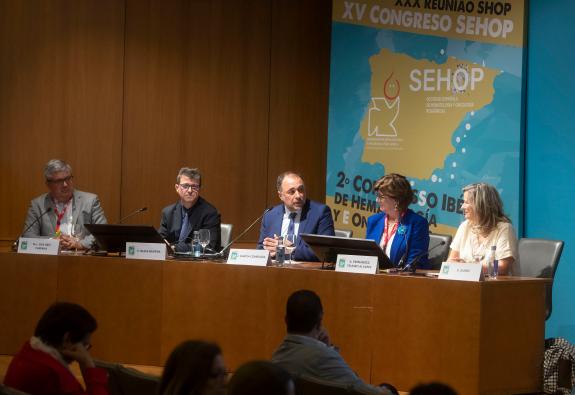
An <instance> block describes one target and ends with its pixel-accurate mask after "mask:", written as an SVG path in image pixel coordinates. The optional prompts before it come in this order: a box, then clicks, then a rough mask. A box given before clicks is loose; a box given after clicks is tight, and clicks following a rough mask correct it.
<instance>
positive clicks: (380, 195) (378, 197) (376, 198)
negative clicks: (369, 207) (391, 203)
mask: <svg viewBox="0 0 575 395" xmlns="http://www.w3.org/2000/svg"><path fill="white" fill-rule="evenodd" d="M385 199H389V196H387V195H382V194H381V193H378V194H377V196H376V197H375V200H377V201H378V202H382V201H384V200H385Z"/></svg>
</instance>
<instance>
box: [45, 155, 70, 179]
mask: <svg viewBox="0 0 575 395" xmlns="http://www.w3.org/2000/svg"><path fill="white" fill-rule="evenodd" d="M61 171H62V172H65V173H68V174H70V175H71V174H72V166H70V165H69V164H68V163H66V162H64V161H63V160H60V159H51V160H49V161H48V163H46V166H44V179H45V180H48V179H49V178H50V176H51V175H52V174H54V173H58V172H61Z"/></svg>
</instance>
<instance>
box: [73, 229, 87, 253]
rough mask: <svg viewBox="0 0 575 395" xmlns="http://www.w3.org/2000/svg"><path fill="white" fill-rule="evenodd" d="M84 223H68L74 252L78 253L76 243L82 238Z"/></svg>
mask: <svg viewBox="0 0 575 395" xmlns="http://www.w3.org/2000/svg"><path fill="white" fill-rule="evenodd" d="M83 232H84V225H82V224H70V237H71V238H72V239H73V240H74V254H78V247H77V243H78V242H79V241H80V240H81V239H82V236H83Z"/></svg>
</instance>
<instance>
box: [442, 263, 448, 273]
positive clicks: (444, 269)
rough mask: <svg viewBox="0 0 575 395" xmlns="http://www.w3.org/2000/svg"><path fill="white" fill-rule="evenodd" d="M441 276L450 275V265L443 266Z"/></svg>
mask: <svg viewBox="0 0 575 395" xmlns="http://www.w3.org/2000/svg"><path fill="white" fill-rule="evenodd" d="M441 274H449V265H445V264H444V265H443V269H441Z"/></svg>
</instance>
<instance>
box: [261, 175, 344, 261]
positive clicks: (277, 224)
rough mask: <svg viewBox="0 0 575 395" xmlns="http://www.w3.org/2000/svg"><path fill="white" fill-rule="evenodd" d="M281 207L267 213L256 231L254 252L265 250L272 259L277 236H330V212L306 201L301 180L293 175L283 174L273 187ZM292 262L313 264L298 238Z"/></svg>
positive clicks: (315, 259) (298, 176) (312, 259)
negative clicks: (256, 245)
mask: <svg viewBox="0 0 575 395" xmlns="http://www.w3.org/2000/svg"><path fill="white" fill-rule="evenodd" d="M276 187H277V191H278V196H279V198H280V200H281V201H282V203H281V204H278V205H277V206H275V207H273V208H272V209H271V210H270V211H268V212H267V213H266V214H265V215H264V217H263V219H262V226H261V229H260V238H259V241H258V248H265V249H266V250H268V251H270V253H271V256H272V257H274V256H275V253H276V246H277V244H278V238H279V236H281V237H285V236H286V235H288V234H290V233H291V234H295V235H296V236H297V235H300V234H302V233H311V234H318V235H327V236H334V235H335V231H334V228H333V218H332V215H331V210H330V209H329V207H328V206H326V205H325V204H322V203H318V202H315V201H313V200H309V199H307V198H306V191H305V184H304V181H303V178H302V177H301V176H300V175H299V174H297V173H294V172H291V171H286V172H285V173H282V174H280V175H279V176H278V178H277V183H276ZM293 259H294V260H296V261H317V260H318V258H317V257H316V256H315V254H314V253H313V251H312V250H311V248H310V247H309V246H308V245H307V244H306V243H305V242H304V241H303V240H301V239H300V238H299V237H298V238H297V241H296V249H295V251H294V256H293Z"/></svg>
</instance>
